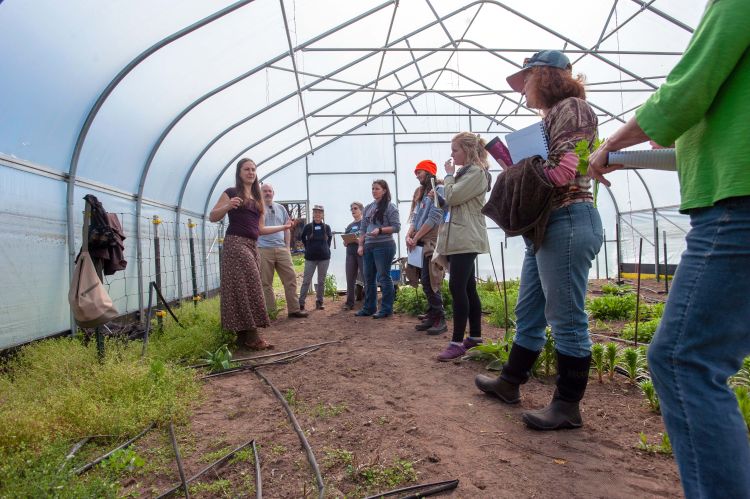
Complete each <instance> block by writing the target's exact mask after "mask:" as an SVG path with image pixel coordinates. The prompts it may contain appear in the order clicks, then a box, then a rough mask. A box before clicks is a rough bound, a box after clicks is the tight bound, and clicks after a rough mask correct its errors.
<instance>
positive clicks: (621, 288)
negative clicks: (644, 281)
mask: <svg viewBox="0 0 750 499" xmlns="http://www.w3.org/2000/svg"><path fill="white" fill-rule="evenodd" d="M601 290H602V293H603V294H605V295H615V296H622V295H627V294H630V293H632V292H633V286H630V285H628V284H613V283H609V282H607V283H604V284H602V288H601Z"/></svg>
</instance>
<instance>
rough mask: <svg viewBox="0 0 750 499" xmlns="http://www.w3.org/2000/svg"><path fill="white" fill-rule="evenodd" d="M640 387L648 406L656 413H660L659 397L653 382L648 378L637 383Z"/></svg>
mask: <svg viewBox="0 0 750 499" xmlns="http://www.w3.org/2000/svg"><path fill="white" fill-rule="evenodd" d="M638 386H640V387H641V391H642V392H643V394H644V395H645V396H646V400H647V401H648V406H649V407H650V408H651V410H652V411H654V412H655V413H657V414H661V407H660V405H659V397H658V396H657V395H656V389H654V383H653V382H652V381H651V380H650V379H646V380H643V381H641V382H640V383H638Z"/></svg>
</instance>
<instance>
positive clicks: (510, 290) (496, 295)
mask: <svg viewBox="0 0 750 499" xmlns="http://www.w3.org/2000/svg"><path fill="white" fill-rule="evenodd" d="M519 285H520V284H519V281H518V280H515V281H506V283H505V287H506V290H507V298H508V300H507V301H508V320H509V321H511V322H510V323H509V324H506V323H505V301H506V300H505V296H504V295H503V293H502V292H497V290H495V291H494V292H493V293H491V294H489V295H488V296H486V297H485V296H483V295H482V294H481V293H480V295H479V298H480V300H482V309H483V310H485V309H486V310H487V311H488V312H489V313H490V317H489V319H488V321H489V323H490V324H492V325H493V326H497V327H502V328H505V329H508V328H511V327H513V322H514V321H515V320H516V303H517V302H518V288H519ZM501 289H502V283H501ZM485 303H487V305H488V306H485Z"/></svg>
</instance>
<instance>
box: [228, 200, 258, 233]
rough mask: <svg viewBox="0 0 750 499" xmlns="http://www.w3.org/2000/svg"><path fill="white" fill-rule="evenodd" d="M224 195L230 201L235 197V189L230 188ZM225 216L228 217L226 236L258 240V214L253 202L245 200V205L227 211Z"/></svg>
mask: <svg viewBox="0 0 750 499" xmlns="http://www.w3.org/2000/svg"><path fill="white" fill-rule="evenodd" d="M224 193H225V194H226V195H227V196H229V198H230V199H231V198H235V197H237V189H236V188H235V187H230V188H229V189H227V190H225V191H224ZM227 215H229V227H227V232H226V235H228V236H241V237H249V238H250V239H258V236H259V235H260V231H259V227H258V223H259V221H260V212H259V211H258V208H257V206H256V204H255V202H251V201H250V200H249V199H246V200H245V204H243V205H242V206H240V207H239V208H237V209H234V210H229V212H228V213H227Z"/></svg>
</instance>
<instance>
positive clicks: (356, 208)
mask: <svg viewBox="0 0 750 499" xmlns="http://www.w3.org/2000/svg"><path fill="white" fill-rule="evenodd" d="M357 210H359V206H353V207H352V209H351V211H357Z"/></svg>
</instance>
